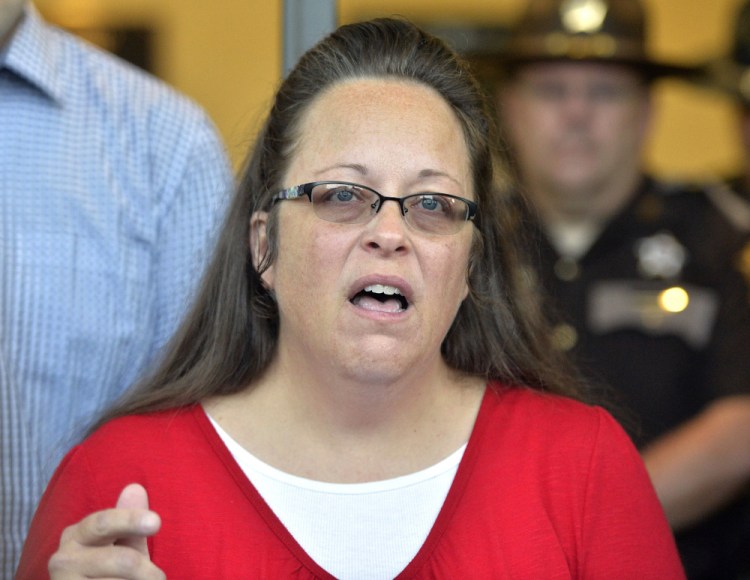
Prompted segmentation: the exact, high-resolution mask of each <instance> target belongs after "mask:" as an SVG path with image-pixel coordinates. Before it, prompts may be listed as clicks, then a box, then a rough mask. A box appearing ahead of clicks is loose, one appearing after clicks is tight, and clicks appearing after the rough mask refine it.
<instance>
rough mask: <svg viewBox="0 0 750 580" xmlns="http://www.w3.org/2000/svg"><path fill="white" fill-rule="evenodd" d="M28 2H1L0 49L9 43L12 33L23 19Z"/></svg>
mask: <svg viewBox="0 0 750 580" xmlns="http://www.w3.org/2000/svg"><path fill="white" fill-rule="evenodd" d="M25 3H26V0H0V47H2V46H3V44H5V42H7V40H8V38H9V35H10V32H11V31H12V29H13V27H14V26H15V24H16V22H18V20H19V19H20V18H21V14H22V13H23V5H24V4H25Z"/></svg>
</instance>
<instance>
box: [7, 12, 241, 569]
mask: <svg viewBox="0 0 750 580" xmlns="http://www.w3.org/2000/svg"><path fill="white" fill-rule="evenodd" d="M231 182H232V177H231V171H230V168H229V164H228V161H227V158H226V155H225V152H224V149H223V146H222V144H221V142H220V139H219V138H218V136H217V134H216V131H215V129H214V127H213V125H212V124H211V122H210V121H209V120H208V118H207V117H206V115H205V114H204V113H203V112H202V111H201V110H200V109H199V108H198V107H196V106H195V105H194V104H192V103H191V102H189V101H188V100H187V99H186V98H185V97H182V96H180V95H179V94H178V93H177V92H176V91H174V90H172V89H170V88H168V87H167V86H166V85H165V84H164V83H161V82H160V81H158V80H156V79H155V78H153V77H151V76H149V75H147V74H145V73H143V72H142V71H140V70H138V69H136V68H135V67H132V66H130V65H127V64H125V63H124V62H122V61H119V60H118V59H116V58H114V57H112V56H111V55H109V54H107V53H104V52H103V51H100V50H98V49H95V48H93V47H91V46H89V45H87V44H85V43H83V42H82V41H81V40H79V39H76V38H75V37H73V36H71V35H69V34H66V33H64V32H61V31H59V30H57V29H54V28H52V27H50V26H48V25H47V24H45V23H44V22H43V21H42V20H41V19H40V18H39V16H38V14H37V13H36V12H35V11H34V9H33V8H31V7H28V8H27V9H26V17H25V19H24V21H23V22H22V24H21V25H20V27H19V28H18V29H17V31H16V34H15V36H14V38H13V40H12V42H11V43H10V44H9V45H8V46H7V47H6V49H5V51H4V53H3V54H2V55H0V436H1V437H2V440H1V441H0V454H1V455H0V466H1V467H2V477H1V478H0V509H1V510H2V511H1V512H0V528H1V529H2V544H0V565H1V566H2V567H0V576H2V577H3V578H7V577H11V575H12V573H11V570H12V567H13V566H14V565H15V562H16V560H17V558H18V556H19V553H20V548H21V545H22V542H23V538H24V535H25V532H26V529H27V527H28V524H29V521H30V517H31V515H32V513H33V510H34V507H35V505H36V503H37V501H38V499H39V497H40V495H41V492H42V491H43V488H44V486H45V484H46V482H47V480H48V478H49V476H50V474H51V471H52V470H53V469H54V468H55V467H56V465H57V463H58V461H59V460H60V458H61V456H62V454H63V452H64V451H65V450H66V449H67V448H68V447H69V446H70V445H71V443H73V442H74V440H75V438H76V437H78V436H80V434H81V430H82V428H83V427H84V426H85V425H86V423H87V422H88V421H89V420H91V418H92V417H93V416H94V415H95V413H96V412H97V411H99V410H101V409H102V407H104V406H105V405H106V404H107V403H109V402H111V401H112V400H113V399H114V398H115V397H117V396H118V395H119V394H120V393H122V391H123V390H124V389H125V388H126V387H127V386H129V385H130V384H132V382H133V381H134V380H135V379H136V378H137V376H138V375H139V373H141V372H142V371H143V370H144V368H145V367H146V366H147V365H149V363H151V362H152V360H153V358H154V356H155V353H156V352H157V350H158V349H159V347H160V346H162V345H163V344H164V342H165V341H166V340H167V339H168V337H169V336H170V334H171V333H172V332H173V331H174V329H175V327H176V324H177V323H178V321H179V318H180V317H181V315H182V314H183V312H184V310H185V308H186V305H187V303H188V302H189V299H190V296H191V293H192V292H193V291H194V289H195V285H196V283H197V282H198V279H199V277H200V275H201V272H202V269H203V264H204V263H205V261H206V259H207V254H208V253H209V252H210V247H211V243H212V241H213V239H214V236H215V234H216V230H217V229H218V227H219V222H220V216H221V214H222V213H223V211H224V208H225V207H226V202H227V200H228V193H229V190H230V189H231V187H232V184H231ZM115 499H116V498H113V501H114V500H115Z"/></svg>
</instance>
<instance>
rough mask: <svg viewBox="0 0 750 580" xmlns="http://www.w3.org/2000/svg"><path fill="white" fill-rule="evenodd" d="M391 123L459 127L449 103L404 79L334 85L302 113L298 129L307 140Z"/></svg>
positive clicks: (352, 80) (431, 91)
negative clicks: (318, 133) (312, 135)
mask: <svg viewBox="0 0 750 580" xmlns="http://www.w3.org/2000/svg"><path fill="white" fill-rule="evenodd" d="M394 120H395V121H398V120H402V121H405V122H412V123H413V122H414V121H417V120H421V121H429V122H430V123H429V124H432V125H435V124H440V125H449V126H451V128H452V127H453V126H457V125H458V118H457V117H456V115H455V114H454V113H453V111H452V109H451V108H450V106H449V105H448V103H447V102H446V101H445V99H443V97H442V96H441V95H440V94H439V93H438V92H437V91H435V90H434V89H433V88H431V87H428V86H426V85H424V84H422V83H419V82H416V81H410V80H403V79H395V78H393V79H391V78H359V79H348V80H345V81H342V82H339V83H336V84H334V85H333V86H331V87H329V88H327V89H326V90H325V91H323V92H322V93H321V94H320V95H318V96H317V97H316V98H315V99H314V100H313V101H312V102H311V103H310V105H309V106H308V108H307V110H306V111H305V113H304V115H303V117H302V120H301V124H300V129H301V133H302V134H303V136H304V134H305V133H308V136H309V133H310V132H313V131H320V130H323V129H328V130H336V129H338V128H340V127H342V126H347V127H348V128H352V127H356V128H359V129H361V130H367V129H371V128H373V127H371V125H373V126H376V125H377V124H378V123H379V122H388V121H394Z"/></svg>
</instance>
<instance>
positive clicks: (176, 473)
mask: <svg viewBox="0 0 750 580" xmlns="http://www.w3.org/2000/svg"><path fill="white" fill-rule="evenodd" d="M493 387H494V388H491V389H488V390H487V394H486V395H485V397H484V400H483V402H482V406H481V408H480V411H479V415H478V417H477V420H476V423H475V426H474V430H473V432H472V435H471V437H470V439H469V442H468V445H467V448H466V451H465V454H464V457H463V459H462V461H461V463H460V465H459V468H458V472H457V474H456V477H455V480H454V482H453V485H452V486H451V489H450V491H449V493H448V496H447V498H446V501H445V504H444V505H443V507H442V509H441V511H440V513H439V515H438V518H437V520H436V522H435V524H434V526H433V528H432V530H431V532H430V534H429V536H428V538H427V540H426V541H425V543H424V545H423V546H422V548H421V549H420V551H419V552H418V553H417V555H416V556H415V558H414V559H413V560H412V561H411V563H410V564H409V565H408V566H407V567H406V569H405V570H404V571H403V572H402V573H401V575H399V578H462V577H471V578H475V579H477V578H493V579H496V578H514V579H524V578H530V579H538V578H544V579H553V578H596V579H598V578H638V579H639V580H644V579H648V578H654V579H659V580H666V579H672V578H684V573H683V571H682V567H681V565H680V561H679V557H678V555H677V552H676V549H675V546H674V541H673V539H672V535H671V532H670V530H669V527H668V525H667V522H666V519H665V517H664V514H663V512H662V509H661V507H660V505H659V503H658V501H657V498H656V495H655V493H654V490H653V488H652V486H651V483H650V481H649V479H648V476H647V474H646V471H645V468H644V466H643V463H642V462H641V459H640V457H639V455H638V453H637V452H636V450H635V448H634V447H633V445H632V444H631V442H630V440H629V439H628V437H627V436H626V435H625V434H624V432H623V431H622V429H621V428H620V427H619V425H618V424H617V423H616V422H615V421H614V420H613V419H612V418H611V417H610V416H609V415H608V414H607V413H606V412H605V411H603V410H602V409H600V408H597V407H589V406H586V405H583V404H581V403H577V402H575V401H572V400H569V399H565V398H561V397H557V396H553V395H545V394H541V393H538V392H535V391H531V390H528V389H519V388H513V389H510V388H504V387H502V386H500V385H493ZM133 482H138V483H141V484H142V485H143V486H144V487H145V488H146V490H147V491H148V494H149V502H150V507H151V509H153V510H154V511H156V512H157V513H159V515H160V516H161V518H162V529H161V530H160V531H159V533H158V534H157V535H156V536H154V537H153V538H152V539H151V540H150V542H149V547H150V553H151V557H152V559H153V561H154V562H155V563H156V564H157V565H158V566H159V567H160V568H161V569H162V570H163V571H164V572H165V573H166V574H167V576H168V577H169V578H177V579H179V578H240V577H241V578H286V577H293V578H300V579H301V578H330V577H331V576H330V574H328V573H327V572H326V571H325V570H323V569H322V568H320V567H319V566H318V565H317V564H316V563H315V562H314V561H313V560H312V559H311V558H310V557H309V556H308V555H307V554H306V553H305V551H304V550H303V549H302V548H301V547H300V546H299V545H298V544H297V543H296V541H295V540H294V539H293V538H292V536H291V535H290V534H289V532H288V531H287V530H286V529H285V528H284V526H283V525H282V524H281V522H280V521H279V520H278V519H277V518H276V516H275V515H274V513H273V512H272V511H271V510H270V508H269V507H268V506H267V505H266V503H265V502H264V501H263V499H262V498H261V497H260V495H259V494H258V493H257V491H256V490H255V488H253V486H252V484H251V483H250V482H249V480H248V479H247V477H246V476H245V474H244V473H243V472H242V470H241V469H240V467H239V466H238V465H237V464H236V463H235V461H234V459H233V458H232V456H231V455H230V453H229V451H228V450H227V449H226V447H225V446H224V444H223V443H222V441H221V439H220V438H219V436H218V435H217V434H216V432H215V430H214V429H213V427H212V426H211V424H210V423H209V421H208V418H207V417H206V415H205V413H204V411H203V409H202V407H200V406H199V405H195V406H191V407H188V408H183V409H177V410H173V411H167V412H161V413H155V414H150V415H141V416H131V417H125V418H121V419H116V420H114V421H112V422H110V423H108V424H107V425H105V426H104V427H102V428H101V429H99V430H98V431H97V432H96V433H95V434H94V435H92V436H91V437H90V438H89V439H87V440H86V441H85V442H83V443H82V444H81V445H79V446H77V447H75V448H74V449H73V450H71V452H70V453H69V454H68V455H67V456H66V458H65V459H64V460H63V462H62V463H61V464H60V466H59V467H58V470H57V472H56V473H55V475H54V477H53V479H52V480H51V482H50V484H49V486H48V488H47V491H46V492H45V495H44V497H43V498H42V501H41V503H40V505H39V508H38V510H37V513H36V515H35V517H34V521H33V523H32V526H31V531H30V533H29V536H28V538H27V541H26V545H25V547H24V552H23V555H22V558H21V564H20V567H19V575H18V578H21V579H26V578H34V579H36V578H43V577H46V574H47V572H46V570H47V561H48V560H49V557H50V556H51V555H52V553H53V552H54V551H55V550H56V549H57V547H58V545H59V539H60V534H61V533H62V530H63V529H64V528H65V527H66V526H68V525H70V524H72V523H75V522H76V521H78V520H80V519H81V518H82V517H83V516H85V515H87V514H89V513H91V512H93V511H95V510H99V509H103V508H108V507H112V506H114V504H115V502H116V500H117V497H118V495H119V493H120V491H121V490H122V488H123V487H124V486H125V485H127V484H128V483H133ZM394 517H398V514H394ZM356 557H357V555H356V554H352V558H356Z"/></svg>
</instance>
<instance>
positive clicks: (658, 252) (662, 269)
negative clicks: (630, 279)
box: [635, 232, 687, 279]
mask: <svg viewBox="0 0 750 580" xmlns="http://www.w3.org/2000/svg"><path fill="white" fill-rule="evenodd" d="M635 253H636V257H637V258H638V272H640V274H641V276H643V277H644V278H652V279H653V278H662V279H664V278H675V277H677V276H678V275H679V274H680V272H682V267H683V266H684V265H685V261H686V260H687V250H686V249H685V247H684V246H683V245H682V244H681V243H680V242H678V241H677V238H675V237H674V236H673V235H672V234H670V233H668V232H662V233H659V234H656V235H655V236H651V237H649V238H643V239H641V240H638V241H637V242H636V244H635Z"/></svg>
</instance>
